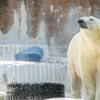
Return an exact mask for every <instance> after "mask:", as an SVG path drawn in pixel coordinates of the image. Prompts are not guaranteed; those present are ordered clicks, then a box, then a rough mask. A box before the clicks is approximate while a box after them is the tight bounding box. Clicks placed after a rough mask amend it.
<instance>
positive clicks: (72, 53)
mask: <svg viewBox="0 0 100 100" xmlns="http://www.w3.org/2000/svg"><path fill="white" fill-rule="evenodd" d="M78 25H79V27H80V32H79V33H78V34H76V35H75V36H74V37H73V39H72V41H71V42H70V44H69V47H68V51H67V57H68V69H69V75H70V80H71V89H72V93H71V97H72V98H81V86H82V84H83V86H84V88H85V92H86V93H85V98H86V99H85V100H100V20H99V19H97V18H95V17H93V16H90V17H82V18H80V19H79V20H78Z"/></svg>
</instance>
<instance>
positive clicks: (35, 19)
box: [0, 0, 100, 56]
mask: <svg viewBox="0 0 100 100" xmlns="http://www.w3.org/2000/svg"><path fill="white" fill-rule="evenodd" d="M99 6H100V1H99V0H0V43H1V44H2V43H3V44H39V45H47V46H48V47H49V50H50V55H52V56H66V51H67V46H68V44H69V42H70V40H71V39H72V37H73V36H74V35H75V34H76V33H77V32H78V31H79V28H78V25H77V20H78V19H79V18H80V17H82V16H90V15H93V16H95V17H98V18H100V7H99Z"/></svg>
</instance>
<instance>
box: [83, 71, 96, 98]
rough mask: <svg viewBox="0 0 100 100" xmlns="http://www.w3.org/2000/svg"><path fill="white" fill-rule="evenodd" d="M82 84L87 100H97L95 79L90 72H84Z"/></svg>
mask: <svg viewBox="0 0 100 100" xmlns="http://www.w3.org/2000/svg"><path fill="white" fill-rule="evenodd" d="M82 82H83V85H84V88H85V92H86V95H85V100H95V83H94V77H93V75H92V74H91V73H90V71H88V70H86V71H85V70H84V71H83V72H82Z"/></svg>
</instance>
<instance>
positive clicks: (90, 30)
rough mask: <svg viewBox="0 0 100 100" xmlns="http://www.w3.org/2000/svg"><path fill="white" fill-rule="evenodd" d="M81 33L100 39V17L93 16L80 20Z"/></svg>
mask: <svg viewBox="0 0 100 100" xmlns="http://www.w3.org/2000/svg"><path fill="white" fill-rule="evenodd" d="M78 24H79V27H80V31H81V33H83V34H84V35H86V36H89V37H91V38H94V39H98V38H99V39H100V19H97V18H95V17H93V16H90V17H82V18H80V19H79V20H78Z"/></svg>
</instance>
